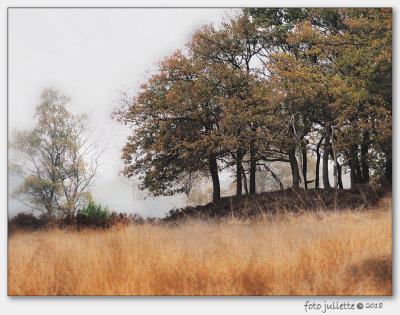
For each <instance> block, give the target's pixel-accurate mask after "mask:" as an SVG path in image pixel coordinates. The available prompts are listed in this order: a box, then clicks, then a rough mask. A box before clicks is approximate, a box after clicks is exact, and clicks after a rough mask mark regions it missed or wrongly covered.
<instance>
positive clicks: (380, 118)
mask: <svg viewBox="0 0 400 315" xmlns="http://www.w3.org/2000/svg"><path fill="white" fill-rule="evenodd" d="M114 117H115V118H116V119H117V120H118V121H120V122H121V123H123V124H126V125H129V126H131V127H132V130H133V131H132V134H131V136H130V137H129V138H128V141H127V143H126V144H125V146H124V148H123V156H122V159H123V161H124V163H125V169H124V174H125V175H127V176H133V175H139V177H140V179H141V180H142V182H141V188H143V189H148V190H149V191H150V192H151V193H153V194H154V195H171V194H175V193H181V192H187V191H189V190H190V188H191V183H192V181H193V179H194V178H196V177H197V176H205V175H207V176H210V177H211V179H212V183H213V200H214V201H216V200H218V199H220V195H221V193H220V181H219V172H220V171H222V170H225V169H229V170H232V171H233V172H235V174H236V177H235V178H236V195H241V194H242V193H243V191H245V192H246V193H249V194H254V193H255V192H256V172H257V171H259V170H261V169H263V170H266V171H269V172H270V173H271V176H273V177H274V178H275V180H276V181H277V182H279V181H280V179H279V178H278V177H277V176H276V174H274V172H273V171H272V170H271V168H270V167H269V165H270V163H272V162H275V161H279V162H287V163H288V165H290V167H291V170H292V178H293V186H294V187H299V186H300V187H303V188H307V185H308V184H310V183H311V182H313V185H314V187H320V186H321V183H320V182H319V178H320V174H319V170H320V165H321V164H322V179H323V183H322V184H323V187H324V188H332V187H335V186H336V187H335V188H343V184H342V180H341V175H342V173H343V172H349V173H350V179H351V186H352V187H354V186H355V185H356V184H359V183H369V182H370V181H372V180H374V181H378V180H379V181H381V182H385V183H388V184H390V183H391V180H392V10H391V9H379V8H373V9H364V8H356V9H338V8H334V9H328V8H319V9H298V8H290V9H265V8H263V9H246V10H244V11H243V12H242V13H241V14H237V15H235V16H231V17H229V18H226V19H225V20H224V21H223V22H222V23H221V25H213V24H210V25H205V26H203V27H201V28H200V29H199V30H197V31H196V32H195V34H194V35H193V37H192V38H191V40H190V42H189V43H188V44H187V45H186V48H185V49H183V50H178V51H176V52H175V53H174V54H172V55H171V56H168V57H165V58H164V59H163V60H162V61H160V62H159V64H158V70H157V72H156V73H155V74H154V75H152V76H151V77H149V78H148V80H147V81H146V82H145V83H144V84H142V85H141V89H140V91H139V92H138V93H137V94H136V95H134V96H132V95H129V93H127V92H123V93H122V99H121V106H120V107H118V108H117V109H115V112H114ZM310 156H315V158H316V170H315V173H316V176H315V178H308V177H307V157H310ZM321 159H322V161H321ZM329 160H332V161H333V162H334V165H335V168H334V182H333V183H332V182H330V181H329V176H328V170H329V169H328V162H329Z"/></svg>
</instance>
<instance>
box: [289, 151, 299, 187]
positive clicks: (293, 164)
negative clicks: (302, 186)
mask: <svg viewBox="0 0 400 315" xmlns="http://www.w3.org/2000/svg"><path fill="white" fill-rule="evenodd" d="M288 155H289V161H290V167H291V169H292V179H293V187H299V179H300V178H299V166H298V164H297V159H296V150H295V148H293V149H291V150H289V151H288Z"/></svg>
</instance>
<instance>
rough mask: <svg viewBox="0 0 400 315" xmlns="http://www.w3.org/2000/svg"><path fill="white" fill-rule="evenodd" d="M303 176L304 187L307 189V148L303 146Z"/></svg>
mask: <svg viewBox="0 0 400 315" xmlns="http://www.w3.org/2000/svg"><path fill="white" fill-rule="evenodd" d="M301 153H302V155H303V178H304V188H305V189H307V149H306V148H305V147H303V149H302V152H301Z"/></svg>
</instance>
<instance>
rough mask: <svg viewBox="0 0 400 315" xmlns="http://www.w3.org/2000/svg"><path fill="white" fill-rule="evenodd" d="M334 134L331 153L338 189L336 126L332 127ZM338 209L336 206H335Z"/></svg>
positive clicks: (334, 183)
mask: <svg viewBox="0 0 400 315" xmlns="http://www.w3.org/2000/svg"><path fill="white" fill-rule="evenodd" d="M331 129H332V135H331V142H332V150H331V154H332V158H333V188H334V189H338V169H337V165H338V162H337V157H336V151H335V136H334V132H335V127H332V128H331ZM335 209H336V207H335Z"/></svg>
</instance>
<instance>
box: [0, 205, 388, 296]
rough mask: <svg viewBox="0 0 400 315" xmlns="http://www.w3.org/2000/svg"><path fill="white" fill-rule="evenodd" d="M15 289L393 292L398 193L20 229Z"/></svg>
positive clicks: (13, 244)
mask: <svg viewBox="0 0 400 315" xmlns="http://www.w3.org/2000/svg"><path fill="white" fill-rule="evenodd" d="M8 294H9V295H391V294H392V218H391V199H385V200H384V203H382V204H381V205H380V206H377V207H376V209H374V210H369V211H354V210H353V211H340V212H336V213H333V212H330V213H329V212H320V213H317V214H315V213H314V214H310V213H304V214H301V215H293V214H285V215H281V216H278V217H274V218H273V219H272V220H271V218H264V219H263V220H257V221H248V222H242V221H238V220H235V219H234V218H230V219H226V221H224V222H223V223H206V222H200V221H192V222H189V223H186V224H179V225H175V226H171V225H148V224H144V225H139V226H134V225H131V226H128V227H120V228H118V227H113V228H112V229H110V230H106V231H103V230H96V231H93V230H85V231H81V232H77V231H63V230H58V229H54V230H51V231H47V232H46V231H38V232H31V233H29V232H22V231H21V232H16V233H14V234H12V235H11V236H10V237H9V240H8Z"/></svg>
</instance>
